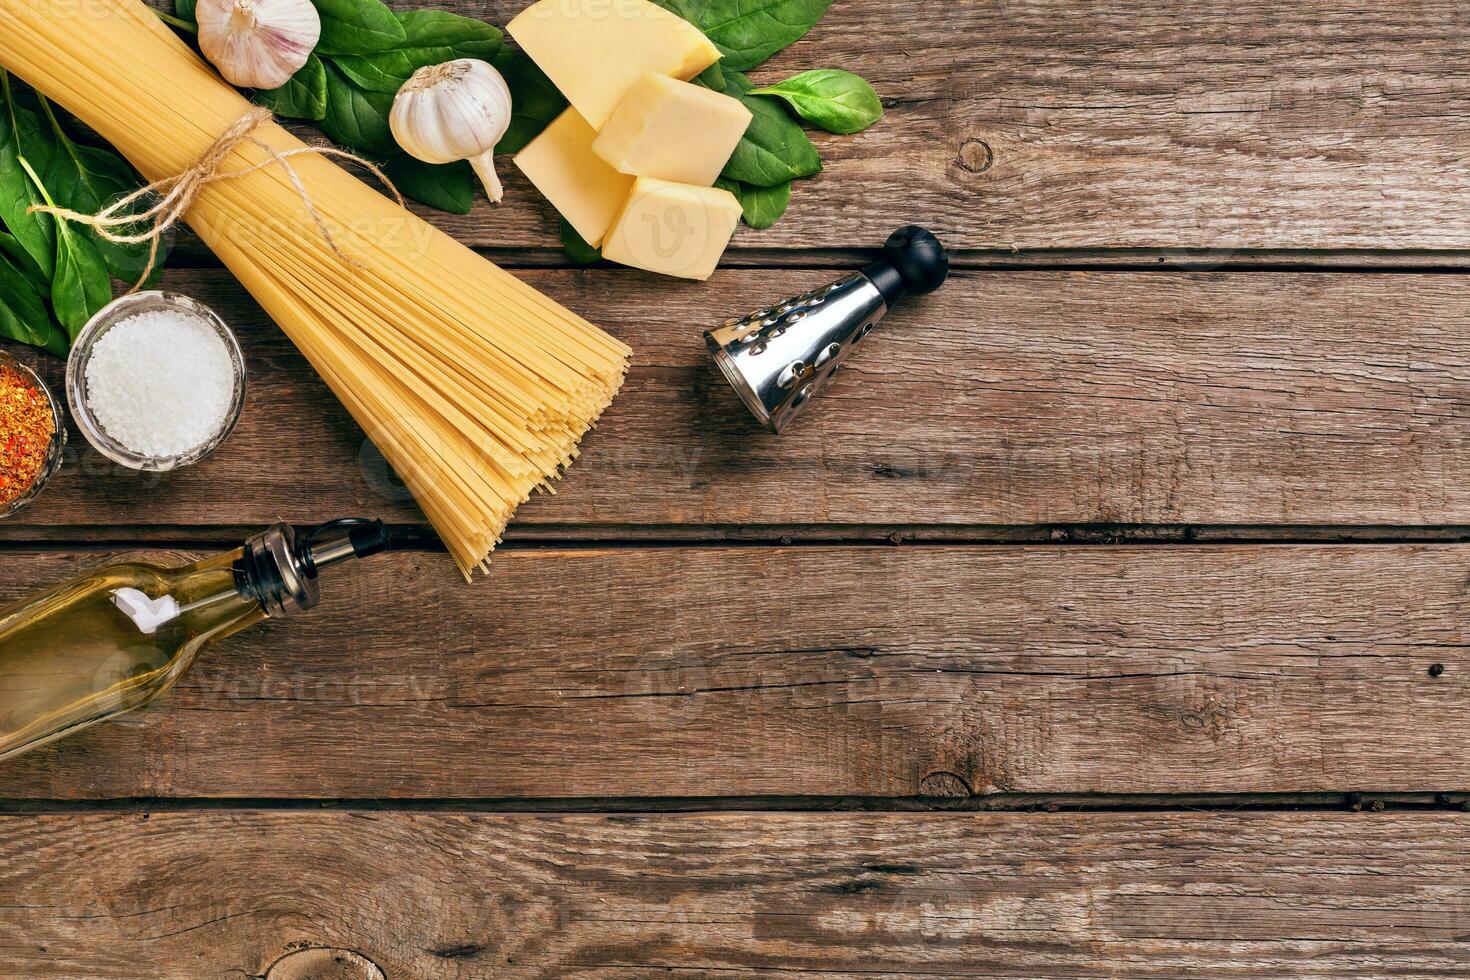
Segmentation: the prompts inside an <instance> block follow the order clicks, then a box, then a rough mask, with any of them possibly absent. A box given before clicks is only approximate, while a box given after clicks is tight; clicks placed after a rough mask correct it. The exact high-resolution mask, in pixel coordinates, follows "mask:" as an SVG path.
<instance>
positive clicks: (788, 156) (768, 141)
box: [723, 71, 822, 187]
mask: <svg viewBox="0 0 1470 980" xmlns="http://www.w3.org/2000/svg"><path fill="white" fill-rule="evenodd" d="M752 88H753V86H752V85H751V84H750V79H748V78H746V77H745V76H744V75H742V74H741V73H740V72H738V71H726V72H725V94H726V95H730V96H734V97H736V98H739V99H740V101H741V102H743V103H745V107H746V108H747V109H749V110H750V113H751V116H752V119H751V122H750V128H749V129H747V130H746V131H745V135H744V136H743V137H741V139H740V143H739V145H737V146H736V147H735V152H734V153H733V154H731V156H730V162H729V163H727V164H725V170H724V174H723V175H724V176H725V177H728V178H729V179H731V180H738V181H740V182H741V183H745V184H750V185H752V186H755V187H775V186H776V185H778V184H784V183H786V182H787V181H789V180H795V179H796V178H798V177H810V176H811V175H812V174H816V173H821V170H822V158H821V156H820V155H818V153H817V148H816V147H815V146H812V141H811V140H809V139H807V136H806V132H805V131H804V130H803V129H802V128H801V126H800V125H798V124H797V122H796V120H794V119H792V118H791V117H790V116H789V115H787V113H786V111H785V110H783V109H782V108H781V107H780V106H778V105H776V104H774V103H773V102H771V100H770V99H765V98H761V97H760V96H756V95H750V94H749V92H750V91H751V89H752Z"/></svg>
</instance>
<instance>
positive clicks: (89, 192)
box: [41, 102, 168, 285]
mask: <svg viewBox="0 0 1470 980" xmlns="http://www.w3.org/2000/svg"><path fill="white" fill-rule="evenodd" d="M42 106H43V108H44V110H45V113H46V116H47V119H48V121H49V122H50V124H51V132H52V136H53V137H54V139H55V141H56V148H57V152H56V153H55V155H54V156H53V157H52V158H51V163H50V165H49V166H48V167H47V168H46V170H45V171H44V172H42V173H41V183H42V184H43V185H45V187H46V190H47V192H48V193H49V194H50V197H51V200H53V201H55V202H56V203H57V204H59V205H60V206H61V207H64V208H70V209H71V210H73V211H79V212H81V213H82V214H96V213H97V212H99V211H102V210H103V209H105V208H106V207H108V206H109V205H111V204H112V203H113V202H115V201H117V200H120V199H121V198H123V197H126V196H127V195H129V194H132V193H133V192H135V191H136V190H138V188H139V187H140V186H142V179H141V178H140V177H139V176H138V175H137V173H136V172H135V171H134V170H133V168H132V166H131V165H130V164H129V163H128V162H127V161H126V160H124V159H123V158H122V157H120V156H118V155H117V154H116V153H113V152H111V151H110V150H104V149H101V148H99V147H95V146H85V145H82V144H78V143H76V142H74V141H73V140H72V139H71V137H70V136H68V135H67V133H66V131H65V130H64V129H62V127H61V124H60V122H58V121H57V119H56V115H55V113H54V112H53V111H52V109H51V105H50V103H49V102H43V103H42ZM73 230H79V231H80V233H81V234H82V235H84V236H86V237H88V238H90V239H91V240H92V243H93V244H94V245H96V246H97V249H98V251H99V252H100V253H101V254H102V258H103V261H105V262H106V263H107V271H108V272H109V274H111V275H113V276H116V277H117V278H118V279H122V280H123V281H125V282H127V283H128V284H129V285H131V284H133V283H135V282H137V280H138V279H139V277H140V276H142V274H143V270H144V269H146V268H147V267H148V254H149V247H148V245H147V243H139V244H136V245H119V244H115V243H113V242H109V241H107V240H106V239H104V238H102V237H101V236H100V235H98V234H97V233H96V232H95V231H93V230H91V229H85V228H82V227H81V226H77V228H75V229H73ZM167 254H168V248H167V245H166V243H165V244H163V245H161V246H160V248H159V256H158V261H157V263H155V269H154V271H155V272H157V271H159V267H160V266H161V264H162V261H163V259H164V257H166V256H167Z"/></svg>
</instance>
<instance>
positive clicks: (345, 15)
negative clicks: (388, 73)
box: [312, 0, 408, 55]
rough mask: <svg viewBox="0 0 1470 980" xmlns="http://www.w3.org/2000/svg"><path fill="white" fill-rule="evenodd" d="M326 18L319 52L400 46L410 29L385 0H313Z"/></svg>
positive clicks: (371, 50) (356, 51) (366, 51)
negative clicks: (404, 25) (383, 0)
mask: <svg viewBox="0 0 1470 980" xmlns="http://www.w3.org/2000/svg"><path fill="white" fill-rule="evenodd" d="M312 3H314V4H315V5H316V10H317V13H319V14H320V15H321V18H322V37H321V40H320V41H319V42H318V43H317V47H316V53H317V54H319V55H344V54H377V53H378V52H379V51H388V50H391V49H393V48H396V47H399V46H400V45H402V44H404V43H405V42H406V41H407V40H408V32H407V31H406V30H404V28H403V24H402V23H401V22H400V21H399V20H398V18H397V17H396V16H394V14H393V11H392V10H390V9H388V5H387V4H385V3H383V2H382V0H312Z"/></svg>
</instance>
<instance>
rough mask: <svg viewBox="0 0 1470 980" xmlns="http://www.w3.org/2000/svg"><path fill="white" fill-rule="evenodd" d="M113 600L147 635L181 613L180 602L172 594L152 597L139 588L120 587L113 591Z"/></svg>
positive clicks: (140, 630) (139, 629) (156, 630)
mask: <svg viewBox="0 0 1470 980" xmlns="http://www.w3.org/2000/svg"><path fill="white" fill-rule="evenodd" d="M112 602H113V604H114V605H115V606H117V608H119V609H121V610H122V611H123V615H125V616H127V617H128V618H129V619H131V620H132V621H133V625H135V626H137V627H138V631H139V632H140V633H142V634H144V635H145V636H152V635H153V634H154V633H157V632H158V628H159V627H160V626H162V625H163V624H165V623H168V622H170V621H172V620H174V619H177V618H178V615H179V602H178V600H177V599H175V598H174V597H173V596H171V595H166V596H160V597H158V598H157V599H150V598H148V596H146V595H144V594H143V593H142V592H139V591H138V590H137V589H118V590H117V591H115V592H113V593H112Z"/></svg>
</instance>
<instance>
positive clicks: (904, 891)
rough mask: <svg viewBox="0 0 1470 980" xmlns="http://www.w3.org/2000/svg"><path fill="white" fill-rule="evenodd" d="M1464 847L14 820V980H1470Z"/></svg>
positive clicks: (935, 833) (1425, 822) (1391, 832)
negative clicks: (340, 959)
mask: <svg viewBox="0 0 1470 980" xmlns="http://www.w3.org/2000/svg"><path fill="white" fill-rule="evenodd" d="M1467 826H1470V818H1467V817H1466V816H1465V815H1463V814H1453V815H1451V814H1418V815H1402V814H1382V815H1376V816H1371V817H1370V816H1367V815H1342V814H1322V813H1302V814H1266V813H1255V814H1239V815H1207V814H1135V815H1100V814H1094V815H1084V816H1078V815H1060V814H1059V815H1040V814H1036V815H1014V814H1011V815H1001V814H946V815H917V814H907V815H901V816H900V815H888V814H869V815H857V814H805V815H756V814H741V813H734V814H723V815H694V816H677V817H676V816H661V817H637V816H625V817H602V816H572V817H569V816H557V815H548V816H532V815H518V816H485V815H470V814H455V813H447V814H384V813H363V812H341V813H337V812H332V813H320V812H318V813H299V812H284V813H283V812H251V811H244V812H227V813H218V812H215V813H193V814H190V813H178V814H176V813H169V814H154V815H152V816H148V815H146V814H122V815H117V814H114V815H88V816H78V815H56V816H43V817H36V818H28V819H16V818H3V819H0V856H3V859H4V862H5V866H6V868H7V873H6V875H5V880H4V883H3V885H0V934H3V935H4V936H5V937H6V941H5V942H4V943H0V973H4V975H6V976H8V977H47V978H49V980H133V978H136V977H141V976H147V977H157V978H159V980H195V978H198V977H214V976H240V977H253V976H261V975H263V974H264V975H266V976H268V977H269V978H270V980H277V973H276V972H270V973H267V972H266V971H267V969H268V968H269V967H270V966H271V963H272V962H273V961H275V960H276V958H277V957H279V956H281V955H282V954H283V953H286V954H287V955H290V952H289V951H292V950H296V949H299V948H300V947H301V946H305V945H316V944H321V945H326V946H329V947H335V948H337V949H342V950H349V951H353V952H355V953H358V954H360V955H361V960H356V961H354V962H355V963H360V962H361V961H362V960H366V961H369V963H368V965H367V967H365V968H363V969H355V968H354V969H349V968H347V967H346V966H345V965H344V964H331V965H330V967H329V968H330V970H331V972H313V973H311V974H309V975H310V976H311V977H313V978H316V980H326V978H328V977H330V978H332V980H337V978H343V980H346V978H349V977H350V978H352V980H359V978H367V977H376V975H375V974H374V973H372V972H371V970H372V965H373V964H375V965H376V966H377V967H380V968H381V971H382V976H385V977H386V978H387V980H451V978H454V980H470V978H473V980H480V978H488V977H497V978H506V980H513V978H533V977H534V978H551V977H558V978H560V977H568V978H572V977H576V978H582V977H589V978H590V977H618V978H631V977H648V976H653V975H657V976H677V977H706V976H732V977H770V976H803V977H855V976H862V977H895V978H896V977H940V976H942V977H959V976H975V977H1075V978H1108V977H1120V976H1128V977H1154V978H1164V977H1168V978H1174V980H1185V978H1200V980H1217V978H1221V977H1226V978H1272V980H1277V978H1283V977H1304V978H1306V977H1310V978H1320V980H1338V978H1341V977H1365V978H1366V977H1373V978H1380V977H1385V976H1395V977H1456V976H1463V975H1464V972H1465V970H1466V969H1467V965H1470V964H1467V961H1470V957H1467V954H1466V951H1465V948H1464V946H1465V944H1464V942H1463V941H1462V937H1463V936H1464V934H1465V933H1466V931H1467V930H1470V886H1467V885H1466V883H1465V882H1466V876H1467V874H1470V858H1467V856H1466V853H1465V848H1464V846H1463V844H1464V837H1465V832H1466V829H1467ZM226 841H228V843H229V846H228V847H222V846H219V844H220V843H222V842H226ZM296 955H298V956H299V955H302V954H299V953H298V954H296ZM306 955H311V954H306ZM315 955H317V956H319V957H322V958H326V955H325V954H315ZM344 958H345V957H344ZM285 975H290V974H285Z"/></svg>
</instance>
